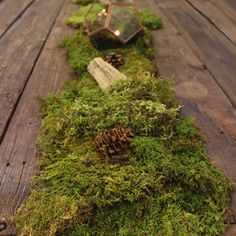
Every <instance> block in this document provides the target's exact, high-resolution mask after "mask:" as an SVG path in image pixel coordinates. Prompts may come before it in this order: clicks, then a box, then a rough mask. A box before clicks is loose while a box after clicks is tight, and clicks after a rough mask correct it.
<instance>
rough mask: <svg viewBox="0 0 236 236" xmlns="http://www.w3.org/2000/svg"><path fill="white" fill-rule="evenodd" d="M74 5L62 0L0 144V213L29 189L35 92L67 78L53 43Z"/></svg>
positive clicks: (11, 209) (8, 211)
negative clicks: (63, 2) (57, 14)
mask: <svg viewBox="0 0 236 236" xmlns="http://www.w3.org/2000/svg"><path fill="white" fill-rule="evenodd" d="M76 8H77V6H76V5H73V4H71V3H70V2H69V1H65V5H64V7H63V9H62V12H61V14H60V16H59V17H58V19H57V22H56V24H55V26H54V28H53V30H52V32H51V34H50V36H49V38H48V41H47V43H46V45H45V48H44V49H43V51H42V54H41V55H40V58H39V60H38V62H37V64H36V66H35V68H34V71H33V73H32V75H31V77H30V80H29V82H28V83H27V86H26V88H25V91H24V93H23V95H22V97H21V100H20V102H19V104H18V106H17V109H16V111H15V114H14V116H13V118H12V121H11V123H10V126H9V129H8V132H7V134H6V136H5V138H4V140H3V142H2V145H1V147H0V156H1V157H2V158H1V159H0V166H5V167H6V166H7V163H8V166H7V167H6V168H4V169H3V168H1V171H0V175H1V177H2V178H3V181H2V184H1V186H0V199H2V201H1V202H0V217H5V218H6V217H8V216H11V215H12V214H14V213H15V212H16V210H17V208H18V207H19V206H20V205H21V204H22V203H23V202H24V201H25V199H26V197H27V195H28V193H29V183H30V177H31V176H32V175H33V173H34V171H35V167H36V159H37V155H36V147H35V140H36V137H37V135H38V132H39V129H40V122H41V120H40V117H39V116H38V111H39V104H38V102H37V101H36V100H35V96H40V97H45V96H47V95H48V94H49V93H56V92H58V91H59V89H60V88H61V86H62V84H63V82H64V81H65V80H68V79H71V76H70V75H69V73H68V70H67V68H68V65H67V59H66V55H65V52H64V51H63V50H61V49H58V48H57V45H58V42H60V41H61V40H62V39H63V38H64V37H65V36H67V35H70V34H72V30H71V29H70V28H69V27H67V26H66V25H65V24H64V21H65V18H66V17H68V16H69V15H70V14H71V13H72V12H73V10H75V9H76ZM2 174H4V175H3V176H2ZM9 231H10V232H12V231H14V225H10V226H9V228H8V231H7V232H8V233H9ZM4 233H5V234H6V231H5V232H3V235H4ZM0 235H1V234H0Z"/></svg>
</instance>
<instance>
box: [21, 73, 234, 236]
mask: <svg viewBox="0 0 236 236" xmlns="http://www.w3.org/2000/svg"><path fill="white" fill-rule="evenodd" d="M178 113H179V108H178V105H177V103H176V101H175V99H174V97H173V93H172V92H171V90H170V89H169V85H168V83H167V82H166V81H164V80H159V79H157V78H153V77H151V76H148V77H147V76H144V77H143V76H139V77H138V78H136V79H135V78H133V79H130V80H128V81H124V82H119V83H118V84H116V85H114V86H113V87H112V88H111V89H110V90H109V91H107V92H105V93H104V92H102V91H101V90H99V89H98V88H97V86H96V84H95V83H94V81H93V80H92V79H91V78H90V77H89V76H88V75H87V74H85V75H84V77H83V78H82V79H81V80H80V81H79V82H72V84H71V85H68V87H67V89H66V90H64V91H63V92H62V93H61V94H60V95H58V96H52V97H50V98H48V99H47V100H46V101H45V103H44V104H43V106H42V116H43V117H44V119H43V126H42V131H41V136H40V139H39V145H40V147H41V148H42V149H43V150H44V158H43V159H42V161H41V175H40V176H38V177H36V178H35V186H34V190H33V192H32V194H31V196H30V197H29V200H28V202H27V204H26V205H25V206H24V207H23V208H22V209H21V210H20V215H19V216H18V221H17V222H18V226H19V227H20V233H21V235H35V236H37V235H81V236H83V235H84V236H85V235H107V236H113V235H114V236H115V235H181V236H182V235H217V234H219V233H220V232H222V230H223V228H224V225H223V215H224V213H225V210H226V205H227V203H228V191H229V188H230V187H229V183H228V181H227V179H226V178H225V177H224V176H223V175H222V173H221V172H220V171H219V170H218V169H217V168H215V167H214V166H213V165H212V164H211V163H209V161H208V159H207V157H206V154H205V151H204V146H203V143H202V140H201V137H200V135H199V132H198V130H197V129H196V127H195V126H194V124H193V122H192V121H191V120H188V119H179V118H178ZM116 124H121V125H122V126H124V127H130V128H132V130H133V131H134V133H135V139H134V140H133V141H132V142H131V145H130V153H132V156H131V157H130V161H131V163H130V164H129V165H119V164H110V163H109V162H108V161H106V160H101V159H100V158H99V157H98V156H97V155H96V153H95V151H94V150H93V147H92V141H93V139H94V137H95V136H96V135H97V134H98V133H100V132H103V131H105V130H107V129H108V128H110V127H114V125H116Z"/></svg>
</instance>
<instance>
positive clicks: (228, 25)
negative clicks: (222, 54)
mask: <svg viewBox="0 0 236 236" xmlns="http://www.w3.org/2000/svg"><path fill="white" fill-rule="evenodd" d="M187 2H189V3H190V4H192V6H193V7H195V9H196V10H197V11H199V12H200V13H201V14H202V15H203V16H205V17H206V18H207V19H208V20H209V21H210V22H209V23H212V24H213V25H214V26H215V27H216V28H217V29H219V30H220V31H221V32H222V34H224V35H225V37H227V38H228V39H229V40H230V41H231V42H233V43H234V44H235V45H236V24H235V23H234V22H233V21H231V19H230V18H228V17H227V15H225V14H224V11H223V10H222V9H219V8H217V7H216V5H214V4H212V2H211V1H206V0H187ZM235 17H236V13H235Z"/></svg>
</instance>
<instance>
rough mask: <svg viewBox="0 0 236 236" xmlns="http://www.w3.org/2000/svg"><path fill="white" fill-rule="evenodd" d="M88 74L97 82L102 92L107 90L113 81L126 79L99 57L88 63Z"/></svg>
mask: <svg viewBox="0 0 236 236" xmlns="http://www.w3.org/2000/svg"><path fill="white" fill-rule="evenodd" d="M88 72H89V74H90V75H91V76H92V77H93V78H94V79H95V80H96V81H97V83H98V86H99V87H100V88H101V89H102V90H105V89H107V88H109V87H110V86H111V85H112V84H113V82H115V81H118V80H126V79H127V77H126V76H125V75H124V74H123V73H121V72H120V71H118V70H117V69H116V68H115V67H113V66H112V65H110V64H109V63H107V62H106V61H104V60H103V59H102V58H101V57H97V58H95V59H93V60H92V61H91V62H90V63H89V65H88Z"/></svg>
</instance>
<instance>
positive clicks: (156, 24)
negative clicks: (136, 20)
mask: <svg viewBox="0 0 236 236" xmlns="http://www.w3.org/2000/svg"><path fill="white" fill-rule="evenodd" d="M139 15H140V18H141V22H142V24H143V26H145V27H147V28H148V29H152V30H156V29H161V28H163V22H162V19H161V18H160V17H157V16H156V15H155V14H154V13H153V12H152V11H150V10H149V9H140V10H139Z"/></svg>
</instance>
